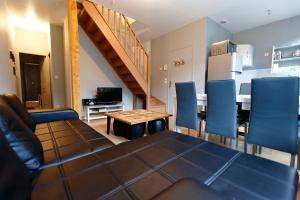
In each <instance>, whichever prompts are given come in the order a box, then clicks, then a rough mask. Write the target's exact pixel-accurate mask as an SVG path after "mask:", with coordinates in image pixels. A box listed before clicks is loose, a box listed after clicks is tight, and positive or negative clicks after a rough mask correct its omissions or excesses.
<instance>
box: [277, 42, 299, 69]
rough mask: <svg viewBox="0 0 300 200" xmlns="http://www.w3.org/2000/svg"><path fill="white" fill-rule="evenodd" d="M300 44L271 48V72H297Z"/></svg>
mask: <svg viewBox="0 0 300 200" xmlns="http://www.w3.org/2000/svg"><path fill="white" fill-rule="evenodd" d="M299 71H300V44H297V45H291V46H286V47H273V55H272V72H273V73H282V72H299Z"/></svg>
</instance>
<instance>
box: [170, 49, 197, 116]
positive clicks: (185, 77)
mask: <svg viewBox="0 0 300 200" xmlns="http://www.w3.org/2000/svg"><path fill="white" fill-rule="evenodd" d="M176 61H179V62H181V61H183V63H181V64H177V65H176V64H175V62H176ZM187 81H193V47H192V46H189V47H185V48H182V49H178V50H175V51H173V52H171V53H170V54H169V56H168V112H169V113H173V114H174V115H176V113H175V110H174V105H175V104H174V103H175V102H174V97H175V96H176V90H175V83H176V82H187Z"/></svg>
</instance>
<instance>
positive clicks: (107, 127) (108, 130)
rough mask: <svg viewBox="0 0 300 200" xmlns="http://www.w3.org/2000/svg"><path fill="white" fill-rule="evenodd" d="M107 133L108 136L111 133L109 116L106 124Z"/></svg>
mask: <svg viewBox="0 0 300 200" xmlns="http://www.w3.org/2000/svg"><path fill="white" fill-rule="evenodd" d="M106 124H107V125H106V133H107V135H109V132H110V117H109V116H107V123H106Z"/></svg>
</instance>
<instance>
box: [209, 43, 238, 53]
mask: <svg viewBox="0 0 300 200" xmlns="http://www.w3.org/2000/svg"><path fill="white" fill-rule="evenodd" d="M236 47H237V46H236V44H234V43H233V42H231V41H230V40H224V41H221V42H216V43H213V44H212V46H211V56H217V55H222V54H227V53H233V52H236Z"/></svg>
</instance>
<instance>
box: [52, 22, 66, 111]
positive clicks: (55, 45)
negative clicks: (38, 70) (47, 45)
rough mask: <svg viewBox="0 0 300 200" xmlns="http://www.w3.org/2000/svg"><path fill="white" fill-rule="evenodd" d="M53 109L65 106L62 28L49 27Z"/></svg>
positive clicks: (56, 26)
mask: <svg viewBox="0 0 300 200" xmlns="http://www.w3.org/2000/svg"><path fill="white" fill-rule="evenodd" d="M50 35H51V68H52V95H53V107H54V108H61V107H65V106H66V95H65V58H64V38H63V26H60V25H54V24H51V25H50Z"/></svg>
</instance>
